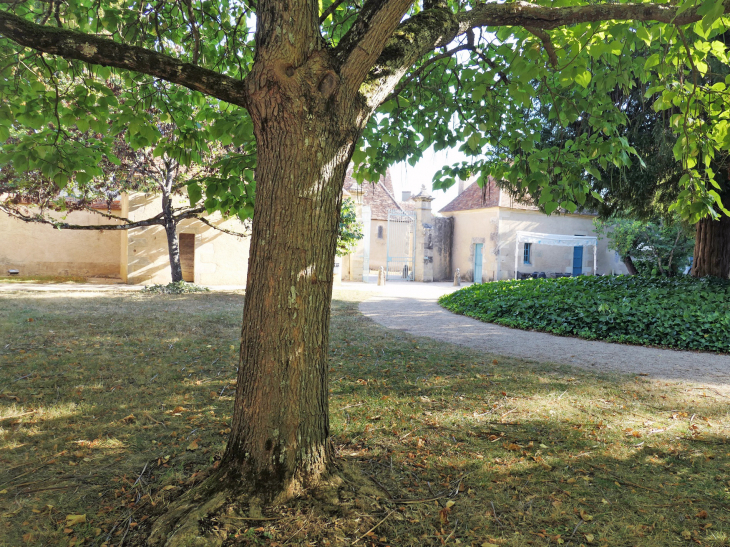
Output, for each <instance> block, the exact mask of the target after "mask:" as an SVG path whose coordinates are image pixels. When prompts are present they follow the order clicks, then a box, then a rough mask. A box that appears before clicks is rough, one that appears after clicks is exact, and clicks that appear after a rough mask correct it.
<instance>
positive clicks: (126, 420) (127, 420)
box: [121, 414, 137, 424]
mask: <svg viewBox="0 0 730 547" xmlns="http://www.w3.org/2000/svg"><path fill="white" fill-rule="evenodd" d="M136 419H137V418H135V417H134V414H130V415H129V416H125V417H124V418H122V419H121V421H122V422H124V423H125V424H131V423H133V422H134V421H135V420H136Z"/></svg>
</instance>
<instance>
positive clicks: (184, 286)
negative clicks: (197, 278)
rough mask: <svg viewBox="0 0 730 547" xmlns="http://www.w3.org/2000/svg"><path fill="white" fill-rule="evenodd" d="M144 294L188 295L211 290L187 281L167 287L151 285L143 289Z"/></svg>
mask: <svg viewBox="0 0 730 547" xmlns="http://www.w3.org/2000/svg"><path fill="white" fill-rule="evenodd" d="M142 292H148V293H153V294H188V293H193V292H210V289H209V288H208V287H201V286H200V285H196V284H194V283H188V282H186V281H177V282H174V283H168V284H167V285H150V286H149V287H145V288H144V289H142Z"/></svg>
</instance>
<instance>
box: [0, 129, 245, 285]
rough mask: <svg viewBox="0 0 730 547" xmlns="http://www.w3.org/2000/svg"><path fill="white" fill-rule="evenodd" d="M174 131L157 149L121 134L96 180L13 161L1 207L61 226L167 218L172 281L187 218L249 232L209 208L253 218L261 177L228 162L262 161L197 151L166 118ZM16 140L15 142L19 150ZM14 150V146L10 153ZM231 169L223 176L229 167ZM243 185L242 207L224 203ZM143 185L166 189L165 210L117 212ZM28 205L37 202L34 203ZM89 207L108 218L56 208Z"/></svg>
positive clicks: (110, 226) (178, 277)
mask: <svg viewBox="0 0 730 547" xmlns="http://www.w3.org/2000/svg"><path fill="white" fill-rule="evenodd" d="M159 127H162V129H163V131H164V132H165V133H166V134H167V141H166V143H165V145H166V146H164V147H159V148H157V149H155V150H153V149H151V148H142V149H140V150H134V149H133V148H132V147H131V146H130V145H129V144H128V143H127V142H126V140H125V138H124V135H123V134H120V135H117V136H116V139H115V142H114V156H113V158H114V159H115V161H111V160H110V159H108V158H107V157H106V156H105V157H104V158H103V159H102V160H101V161H100V162H99V171H98V172H99V175H98V176H96V177H94V178H92V179H90V180H85V179H81V180H77V179H73V180H71V181H69V182H68V183H67V184H65V185H61V186H59V185H58V184H57V183H56V182H54V181H53V180H50V179H48V178H47V177H45V176H44V175H43V173H42V172H41V171H39V170H34V171H26V172H22V173H16V172H15V170H14V169H13V162H12V161H9V162H8V163H7V164H6V165H5V166H4V167H2V168H0V177H1V178H0V196H2V199H0V211H3V212H4V213H6V214H8V215H9V216H11V217H13V218H16V219H19V220H22V221H24V222H32V223H40V224H47V225H51V226H53V227H54V228H57V229H60V230H97V231H110V230H130V229H133V228H142V227H149V226H161V227H162V228H164V230H165V235H166V238H167V250H168V255H169V260H170V277H171V280H172V282H179V281H182V280H183V277H182V266H181V263H180V244H179V237H178V226H179V224H180V223H181V222H182V221H184V220H186V219H191V218H194V219H197V220H199V221H200V222H202V223H204V224H206V225H208V226H210V227H211V228H214V229H216V230H219V231H221V232H224V233H227V234H230V235H235V236H246V235H248V234H247V233H245V232H244V233H241V232H235V231H231V230H226V229H224V228H220V227H218V226H215V225H214V224H212V223H210V222H209V221H208V220H207V219H206V218H205V215H206V214H209V213H211V212H213V211H215V210H219V211H222V213H223V216H224V217H228V216H230V215H231V214H233V213H234V212H235V211H238V212H240V213H241V215H240V217H241V220H242V221H246V223H247V224H250V221H249V219H248V212H245V208H246V207H248V208H250V209H253V198H254V190H253V189H254V185H253V184H249V183H248V181H246V180H245V179H242V178H240V177H239V179H238V180H236V177H232V176H231V169H230V167H228V166H229V164H230V163H231V162H232V161H234V158H235V161H236V162H237V169H238V170H239V171H240V168H241V164H246V165H247V166H248V167H249V168H251V169H252V168H253V166H254V165H255V154H254V153H253V152H252V151H251V147H249V149H248V150H246V149H244V148H242V147H238V148H233V147H230V146H229V147H227V148H222V147H217V148H215V147H214V148H213V149H212V150H210V151H208V152H206V153H203V154H202V155H196V156H195V159H197V160H198V161H194V160H193V157H192V156H191V155H190V154H188V155H187V157H186V154H185V151H184V150H183V149H181V147H180V142H179V141H180V139H179V135H176V134H175V131H174V128H173V127H172V126H171V125H170V124H167V125H166V126H163V125H162V124H160V126H159ZM13 144H14V143H10V146H6V148H10V149H11V150H13V146H12V145H13ZM8 155H9V156H11V157H12V154H8ZM221 171H222V172H223V174H225V175H226V176H222V173H221ZM231 186H235V187H236V188H235V191H236V192H237V198H238V201H237V204H236V207H235V210H232V209H233V208H231V209H226V208H225V205H224V206H221V203H220V202H219V200H217V199H216V194H218V193H222V192H225V193H226V194H227V193H229V192H231V194H233V191H232V190H231ZM201 187H202V188H205V192H206V199H205V201H204V200H203V193H202V191H201ZM186 191H187V194H188V198H189V205H182V206H175V204H174V201H175V199H174V198H175V196H183V195H184V194H185V192H186ZM130 192H144V193H148V194H157V195H159V196H160V198H161V199H160V212H159V213H158V214H156V215H154V216H152V217H149V218H146V219H142V220H135V221H133V220H130V219H128V218H123V217H120V216H116V215H112V214H111V204H112V202H113V201H114V200H115V199H117V198H118V197H119V196H120V195H121V194H123V193H130ZM100 201H102V202H105V203H106V204H107V212H102V211H100V210H99V209H98V207H95V205H97V204H98V203H99V202H100ZM27 205H31V206H35V207H37V208H33V209H29V208H28V207H26V206H27ZM75 210H82V211H87V212H90V213H94V214H97V215H101V216H103V217H104V218H105V219H106V220H108V221H114V222H109V223H106V224H96V225H86V224H70V223H68V222H66V220H65V219H66V217H65V216H64V217H63V218H62V219H60V220H59V219H58V218H57V217H58V215H53V214H52V212H56V213H57V212H65V213H68V212H71V211H75Z"/></svg>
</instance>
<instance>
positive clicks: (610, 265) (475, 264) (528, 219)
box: [439, 177, 627, 281]
mask: <svg viewBox="0 0 730 547" xmlns="http://www.w3.org/2000/svg"><path fill="white" fill-rule="evenodd" d="M475 180H476V177H474V178H473V179H471V180H470V181H467V182H466V183H464V182H460V183H459V184H460V187H459V193H458V195H457V196H456V198H454V199H453V200H452V201H451V202H449V203H448V204H447V205H446V206H445V207H443V208H442V209H441V210H440V211H439V213H440V214H441V215H443V216H446V217H452V218H453V222H454V225H453V236H452V248H451V267H452V270H453V271H456V269H457V268H459V270H460V272H461V275H462V279H466V280H476V281H496V280H500V279H514V278H515V254H517V263H518V267H517V272H518V274H534V273H537V274H538V275H539V274H540V272H543V273H544V274H545V275H546V276H547V277H550V276H558V275H579V274H584V273H585V274H588V273H596V272H595V271H594V268H593V251H592V249H590V250H585V252H584V249H583V247H575V248H571V247H552V246H545V245H537V246H535V248H533V244H532V243H524V244H521V245H520V246H519V248H518V247H517V243H516V241H517V239H516V237H517V232H518V231H524V232H533V233H542V234H565V235H571V236H572V235H586V236H595V235H596V234H595V230H594V227H593V219H594V218H595V215H593V214H590V213H576V214H569V213H561V214H556V213H554V214H552V215H550V216H548V215H546V214H544V213H543V212H541V211H540V210H539V209H538V208H537V207H535V206H534V205H533V204H531V203H529V202H524V201H519V200H517V199H515V198H514V197H513V196H511V195H510V194H509V192H507V191H506V190H503V189H501V188H499V186H498V185H497V183H496V181H495V180H494V178H492V177H489V178H488V181H489V182H488V185H487V186H486V187H485V188H482V187H480V186H479V185H478V184H473V182H474V181H475ZM464 186H466V187H464ZM596 255H597V267H596V271H597V273H600V274H609V273H612V272H615V273H627V272H626V268H625V266H624V264H623V262H622V261H621V260H620V259H619V258H618V256H617V255H616V253H614V252H613V251H609V250H608V242H607V240H606V239H602V240H599V241H598V249H597V253H596Z"/></svg>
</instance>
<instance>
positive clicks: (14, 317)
mask: <svg viewBox="0 0 730 547" xmlns="http://www.w3.org/2000/svg"><path fill="white" fill-rule="evenodd" d="M361 297H363V295H357V294H354V293H340V294H339V295H338V294H336V300H335V302H334V304H333V317H332V337H331V349H330V387H331V400H330V409H331V414H332V434H333V441H334V444H335V447H336V451H337V453H338V456H339V458H340V461H342V462H345V463H347V464H349V465H352V466H354V467H356V468H357V469H359V470H361V471H362V472H363V473H364V474H366V475H367V476H368V477H370V480H371V481H372V485H373V488H374V490H373V492H375V493H374V494H372V495H371V496H370V497H368V496H365V495H364V494H362V493H361V494H357V493H355V494H351V493H348V492H347V491H343V492H342V493H341V494H342V496H341V514H340V515H339V516H335V517H331V518H325V517H324V516H322V515H321V514H318V513H317V512H316V510H315V509H313V508H312V507H313V505H312V504H311V503H310V502H309V500H306V499H303V500H297V501H296V502H294V503H292V504H291V505H290V506H288V507H286V508H280V509H278V510H277V511H276V512H275V514H277V515H278V517H279V520H274V521H262V522H246V521H242V522H241V523H240V528H239V529H238V530H237V532H236V533H234V534H233V535H231V536H230V541H231V545H238V544H240V545H271V546H277V545H278V546H282V545H343V546H344V545H355V544H356V545H362V546H371V545H372V546H376V545H377V546H385V545H392V546H394V547H395V546H431V545H434V546H436V545H443V544H453V545H457V544H461V545H469V546H483V545H487V546H490V545H500V546H502V545H506V546H515V547H516V546H524V545H535V546H547V545H559V544H561V543H562V544H564V545H575V546H576V547H577V546H579V545H585V546H588V545H599V546H624V545H626V546H628V545H632V546H647V547H655V546H663V545H707V546H721V545H728V544H730V482H728V481H730V474H729V473H728V469H730V441H729V440H728V435H729V434H730V414H729V411H728V404H727V400H726V399H724V398H721V397H720V396H719V395H718V394H716V393H714V392H712V391H709V390H708V391H705V390H703V389H691V388H687V387H684V388H680V387H678V386H676V385H667V384H662V383H656V382H650V381H648V380H646V379H644V378H639V377H625V376H597V375H593V374H589V373H587V372H580V371H577V370H574V369H570V368H567V367H560V366H541V365H535V364H534V363H529V362H525V361H520V360H517V359H509V358H502V357H498V356H492V355H484V354H479V353H477V352H474V351H471V350H467V349H463V348H459V347H457V346H450V345H447V344H444V343H441V342H434V341H430V340H429V339H425V338H414V337H411V336H409V335H406V334H403V333H400V332H398V331H389V330H386V329H384V328H382V327H380V326H377V325H375V324H374V323H372V322H371V321H369V320H368V319H365V318H363V317H362V316H361V315H360V314H359V313H358V311H357V301H358V298H361ZM241 304H242V296H241V295H240V294H234V293H230V294H223V293H207V294H188V295H179V296H169V295H148V294H140V293H103V294H93V295H92V294H88V293H87V294H74V293H68V294H63V293H23V292H12V293H4V294H3V295H2V296H0V546H8V547H10V546H12V547H16V546H23V545H38V546H41V545H53V546H56V545H60V546H67V545H95V546H101V545H107V546H111V545H114V546H119V545H122V544H123V545H141V544H143V541H142V538H143V536H144V534H145V533H146V531H147V524H148V522H149V520H150V518H151V517H150V516H151V515H154V514H156V513H157V512H159V511H161V510H164V507H165V506H166V505H167V504H168V503H170V501H171V500H174V499H175V498H176V497H178V496H179V495H180V494H181V493H182V492H183V491H185V490H186V489H187V488H189V486H190V485H192V484H195V483H196V482H198V481H200V480H201V477H202V476H203V475H204V471H205V470H206V469H208V468H210V467H211V466H214V465H215V462H216V460H217V459H218V458H219V457H220V454H221V452H222V450H223V448H224V443H225V440H226V435H227V433H228V428H229V420H230V415H231V410H232V408H231V407H232V403H233V389H234V386H235V373H236V365H237V348H238V337H239V327H240V318H241ZM358 495H359V498H358V497H355V496H358ZM353 497H355V499H353ZM355 542H357V543H355Z"/></svg>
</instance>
